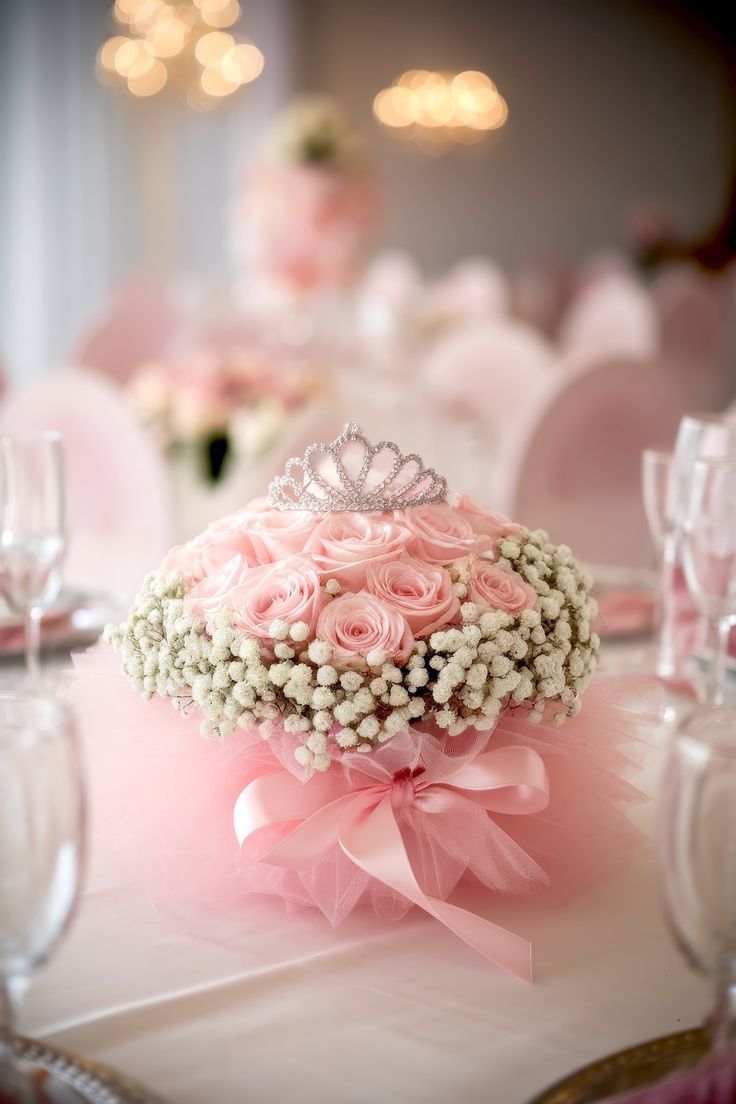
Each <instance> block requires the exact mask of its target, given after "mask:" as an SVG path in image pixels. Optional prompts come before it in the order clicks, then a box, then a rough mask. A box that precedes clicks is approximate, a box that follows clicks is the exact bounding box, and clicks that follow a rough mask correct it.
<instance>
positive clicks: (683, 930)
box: [658, 709, 736, 1100]
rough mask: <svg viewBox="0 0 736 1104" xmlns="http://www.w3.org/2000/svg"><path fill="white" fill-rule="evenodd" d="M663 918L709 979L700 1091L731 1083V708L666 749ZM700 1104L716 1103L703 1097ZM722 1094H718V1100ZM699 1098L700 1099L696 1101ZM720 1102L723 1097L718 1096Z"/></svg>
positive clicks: (735, 868)
mask: <svg viewBox="0 0 736 1104" xmlns="http://www.w3.org/2000/svg"><path fill="white" fill-rule="evenodd" d="M658 860H659V861H658V867H659V876H660V888H661V891H662V896H663V898H664V905H665V914H666V917H667V920H668V923H669V926H670V929H671V931H672V933H673V935H674V938H675V941H676V943H677V944H678V946H679V948H680V950H681V951H682V952H683V954H684V955H685V957H686V958H687V960H688V962H689V963H690V965H691V966H693V967H694V968H695V969H697V970H698V971H700V972H701V973H704V974H706V975H707V976H708V977H710V978H712V979H713V981H714V985H715V990H716V1001H715V1009H714V1012H713V1014H712V1016H711V1017H710V1020H709V1027H710V1050H709V1054H708V1057H707V1059H706V1060H705V1061H704V1062H703V1064H702V1067H701V1068H700V1069H699V1070H698V1071H697V1073H698V1081H699V1082H700V1083H701V1085H702V1086H703V1088H704V1089H705V1088H707V1089H715V1088H716V1087H717V1088H718V1090H719V1091H723V1089H724V1081H725V1080H726V1079H728V1078H733V1081H729V1082H728V1084H729V1086H730V1088H731V1090H733V1088H734V1087H735V1086H734V1081H736V710H733V709H701V710H698V711H697V712H695V713H694V714H692V715H691V716H690V717H689V718H688V719H687V720H686V721H685V723H684V724H683V725H682V726H681V727H680V729H679V730H678V732H677V733H676V735H675V738H674V740H673V742H672V745H671V747H670V749H669V752H668V755H667V760H666V763H665V770H664V776H663V783H662V790H661V794H660V803H659V832H658ZM702 1098H703V1099H715V1097H710V1096H707V1097H706V1096H704V1097H702ZM726 1098H728V1099H729V1100H730V1099H731V1096H728V1097H726V1094H725V1092H724V1096H723V1099H724V1100H725V1099H726ZM697 1099H701V1097H697ZM718 1099H721V1098H720V1097H718Z"/></svg>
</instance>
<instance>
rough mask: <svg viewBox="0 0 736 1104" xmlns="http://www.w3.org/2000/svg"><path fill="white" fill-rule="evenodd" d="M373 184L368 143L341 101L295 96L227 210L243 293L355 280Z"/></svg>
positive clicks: (295, 292)
mask: <svg viewBox="0 0 736 1104" xmlns="http://www.w3.org/2000/svg"><path fill="white" fill-rule="evenodd" d="M377 217H378V193H377V188H376V184H375V182H374V180H373V177H372V175H371V173H370V172H369V170H368V168H367V165H366V154H365V146H364V143H363V141H362V139H361V138H360V136H359V135H358V133H357V132H356V130H355V129H354V127H353V126H352V125H351V123H350V121H349V119H348V117H347V116H346V114H345V112H344V111H343V109H342V108H341V107H340V105H339V104H337V103H335V102H334V101H332V100H330V98H329V97H327V96H304V97H300V98H299V99H297V100H296V101H295V102H294V103H293V105H292V106H291V107H290V108H289V109H288V110H287V111H286V112H285V113H284V114H283V116H282V117H281V119H280V120H278V122H277V123H276V125H275V126H274V129H273V132H272V134H271V136H270V139H269V141H268V143H267V145H266V147H265V149H264V153H263V156H262V159H261V160H260V161H259V162H258V163H257V164H256V165H255V167H253V168H252V169H250V170H249V172H248V174H247V176H246V178H245V180H244V186H243V190H242V193H241V195H240V196H239V197H238V198H237V199H236V201H235V203H234V205H233V209H232V221H231V226H232V244H233V251H234V255H235V258H236V261H237V263H238V265H239V267H241V269H242V271H243V272H244V274H245V277H246V296H247V298H248V299H252V297H253V295H254V294H255V293H256V290H257V288H258V289H260V292H262V293H263V294H266V293H267V292H268V291H269V289H270V292H271V293H272V294H273V295H276V296H278V295H287V296H288V295H291V296H296V297H298V298H303V297H305V296H309V295H313V294H314V293H317V292H334V291H339V290H341V289H343V288H344V287H346V286H347V285H348V284H350V283H351V282H352V280H353V279H354V278H355V276H356V275H357V273H358V271H359V269H360V266H361V264H362V261H363V257H364V254H365V251H366V249H367V247H368V245H369V243H370V241H371V239H372V238H373V236H374V233H375V229H376V225H377Z"/></svg>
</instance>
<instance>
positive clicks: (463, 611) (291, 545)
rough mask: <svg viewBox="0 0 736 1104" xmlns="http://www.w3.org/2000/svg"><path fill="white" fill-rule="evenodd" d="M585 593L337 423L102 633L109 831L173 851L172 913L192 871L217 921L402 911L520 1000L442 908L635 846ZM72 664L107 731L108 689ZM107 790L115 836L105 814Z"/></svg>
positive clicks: (390, 450)
mask: <svg viewBox="0 0 736 1104" xmlns="http://www.w3.org/2000/svg"><path fill="white" fill-rule="evenodd" d="M591 585H592V580H591V578H590V576H589V575H588V574H587V572H586V571H584V570H583V569H582V568H581V566H580V565H579V564H578V563H577V561H576V560H575V558H574V556H573V554H572V552H571V551H570V549H569V548H567V547H566V546H564V545H557V544H553V543H552V542H551V541H550V540H549V538H548V537H547V535H546V534H545V533H543V532H541V531H529V530H527V529H525V528H524V527H523V526H520V525H517V524H515V523H513V522H511V521H510V520H508V519H507V518H505V517H501V516H499V515H496V514H492V513H490V512H488V511H487V510H485V509H483V508H481V507H479V506H477V505H476V504H474V503H473V502H472V501H470V500H469V499H467V498H464V497H462V496H459V497H458V496H452V495H450V494H449V493H448V491H447V487H446V483H445V480H444V479H442V478H441V477H440V476H439V475H437V474H436V472H434V471H433V470H432V469H430V468H427V467H425V465H424V464H423V463H422V461H421V459H420V458H419V457H418V456H416V455H410V456H405V455H402V453H401V452H400V450H399V449H398V447H397V446H396V445H395V444H393V443H390V442H382V443H380V444H378V445H376V446H372V445H370V444H369V442H368V441H367V440H366V439H365V438H364V437H363V436H362V435H361V434H360V432H359V430H358V428H357V427H356V426H355V425H353V424H348V425H346V426H345V428H344V430H343V432H342V434H341V435H340V436H338V437H337V438H336V439H335V440H334V441H332V442H330V443H329V444H316V445H313V446H310V447H309V448H308V449H307V450H306V452H305V454H304V456H303V457H302V458H298V459H292V460H290V461H289V462H288V464H287V465H286V469H285V472H284V474H283V475H281V476H279V477H277V478H275V479H274V480H273V482H272V484H271V487H270V491H269V496H268V499H267V500H262V501H260V502H256V503H254V504H251V506H250V507H247V508H245V509H243V510H241V511H239V512H237V513H236V514H234V515H232V516H230V517H227V518H225V519H223V520H222V521H219V522H217V523H215V524H214V525H211V526H210V527H209V528H208V529H207V530H206V531H205V532H204V533H203V534H202V535H201V536H200V537H197V538H195V539H194V540H192V541H190V542H188V543H187V544H185V545H183V546H180V547H178V548H175V549H173V550H172V551H171V553H170V554H169V555H168V556H167V557H166V558H165V560H164V562H163V563H162V564H161V566H160V568H159V569H158V570H156V571H155V572H153V573H152V575H150V576H149V577H148V579H147V580H146V582H145V584H144V587H143V589H142V591H141V593H140V594H139V596H138V598H137V599H136V602H135V604H134V606H133V608H132V610H131V612H130V614H129V616H128V618H127V619H126V620H125V621H124V622H123V623H122V624H120V625H117V626H114V627H110V628H109V630H108V631H107V639H108V641H109V642H110V643H111V644H112V645H113V648H114V649H115V650H116V651H117V652H118V653H119V656H120V659H121V660H122V666H123V670H124V672H125V674H126V675H127V677H128V679H129V680H130V682H131V683H132V684H133V686H134V688H135V689H136V690H137V691H138V693H139V698H138V699H135V698H133V696H132V695H130V701H131V702H132V701H135V702H136V706H135V709H136V711H137V712H136V713H135V716H134V715H133V714H132V713H131V712H130V708H132V707H130V706H129V707H126V706H125V705H123V704H122V703H121V705H120V709H121V711H122V712H121V714H120V715H121V716H122V715H123V713H124V712H125V710H126V708H127V710H128V712H127V715H128V717H129V718H130V719H129V721H128V723H129V725H133V724H135V725H136V729H135V731H136V732H137V733H138V736H137V740H138V741H139V744H138V746H139V748H140V754H141V756H144V757H145V761H146V766H145V767H144V769H143V770H138V769H137V767H131V762H133V763H136V762H137V757H136V752H135V742H134V740H133V737H132V735H131V734H130V733H129V734H128V736H127V737H126V741H125V748H124V750H121V752H120V756H119V757H114V758H113V762H114V766H113V768H112V769H111V770H110V771H109V772H108V775H107V783H106V788H105V796H104V800H103V805H104V819H105V822H106V824H107V825H108V826H109V825H110V823H111V822H117V821H120V822H125V823H126V824H128V825H129V824H130V822H131V820H132V821H134V822H135V823H137V824H138V823H139V822H140V821H141V817H142V816H143V819H144V820H146V819H147V822H148V828H147V829H141V834H142V837H143V838H144V839H145V840H147V841H148V844H147V847H148V850H150V846H151V840H152V838H154V836H159V837H160V836H163V837H164V838H166V837H167V833H168V838H169V839H170V840H172V841H173V840H174V839H175V841H176V842H175V843H172V845H171V851H172V852H175V853H176V855H179V856H184V855H186V856H187V860H186V872H185V873H184V872H182V878H183V880H184V881H185V883H186V887H187V892H189V893H190V894H194V893H195V892H196V891H195V889H194V888H193V887H194V884H195V883H196V882H197V881H198V879H199V877H200V875H202V876H203V877H204V879H205V880H207V879H209V889H208V892H211V891H212V889H213V883H217V884H218V885H219V888H220V889H222V888H223V885H224V884H225V883H227V890H226V892H225V894H224V895H225V896H227V897H229V899H230V901H231V904H233V906H234V907H239V906H240V904H241V901H242V897H243V894H244V893H250V892H259V893H269V894H273V895H277V896H279V897H281V898H282V899H284V900H286V901H287V902H288V903H290V904H292V905H300V906H302V905H317V906H318V907H320V908H321V909H322V911H323V912H325V914H326V915H327V916H329V918H330V919H331V920H332V921H333V922H335V923H337V922H339V921H340V920H341V919H342V918H343V917H344V916H345V915H347V913H349V912H350V911H351V909H352V908H353V907H354V906H355V905H356V904H357V903H358V902H360V901H362V900H367V901H369V902H370V903H371V904H372V905H373V907H374V908H375V909H376V911H378V912H379V913H381V914H389V915H391V916H394V917H396V916H400V915H402V914H403V913H404V912H405V911H406V910H407V909H408V908H409V907H411V905H412V904H416V905H419V906H420V907H422V908H424V909H425V910H427V911H428V912H429V913H430V914H432V915H433V916H435V917H437V918H438V919H440V920H441V921H442V922H443V923H444V924H446V925H447V926H448V927H449V928H450V929H451V930H453V931H454V932H456V933H457V934H458V935H460V936H461V937H462V938H463V939H465V940H466V941H467V942H468V943H470V944H471V945H472V946H473V947H475V948H476V949H477V950H479V951H480V952H481V953H482V954H484V955H485V956H486V957H487V958H489V959H491V960H492V961H494V962H496V963H498V964H500V965H501V966H502V967H504V968H505V969H508V970H510V971H511V972H513V973H515V974H518V975H519V976H521V977H524V978H530V976H531V966H530V947H529V944H528V943H527V942H526V940H524V939H522V938H521V937H520V936H518V935H515V934H514V933H512V932H508V931H505V930H504V929H503V928H501V927H499V926H498V925H496V924H494V923H492V922H491V921H490V920H486V919H484V918H483V917H482V916H480V915H478V914H476V913H475V912H473V911H469V910H467V909H464V908H460V907H459V906H458V905H456V904H454V903H452V902H451V901H449V900H448V898H449V896H450V894H451V892H452V890H453V889H454V888H455V886H456V885H457V884H458V883H459V882H460V881H461V880H467V881H470V882H472V883H474V884H475V885H476V886H480V887H483V888H484V889H485V891H488V890H491V891H493V892H494V893H505V894H529V893H531V892H532V891H533V890H534V888H535V887H540V886H543V885H545V884H546V883H548V882H549V881H550V880H551V879H552V880H553V881H554V880H557V879H558V878H559V879H561V880H562V881H563V882H564V880H565V877H566V871H568V870H569V868H570V867H571V866H573V865H576V863H577V861H578V860H579V862H580V863H582V864H583V865H585V864H586V863H587V865H588V867H589V869H593V868H595V869H598V868H599V867H600V865H601V863H602V862H603V857H604V852H608V853H609V857H610V852H611V850H613V851H614V852H615V855H616V857H618V856H619V852H620V848H621V847H622V846H623V845H624V842H628V841H629V839H630V836H631V832H630V829H629V828H628V827H627V824H626V821H625V818H624V817H623V815H622V813H621V805H622V803H624V802H625V801H626V800H629V799H630V798H631V797H632V796H633V791H631V790H630V789H629V788H628V787H627V784H626V783H624V782H623V781H622V779H621V777H620V774H621V768H622V765H623V760H622V757H621V745H622V743H623V741H624V740H625V738H626V729H627V728H630V725H627V724H625V723H623V721H622V714H621V711H620V710H618V709H617V707H615V706H613V705H612V704H611V702H610V701H609V700H608V699H607V696H606V694H605V693H603V694H602V693H601V692H600V691H597V690H596V688H595V687H593V688H591V689H590V690H588V687H589V683H590V681H591V679H592V677H593V674H594V672H595V669H596V662H597V652H598V638H597V637H596V635H595V633H593V632H592V631H591V621H592V619H593V617H594V616H595V612H596V607H595V602H594V601H593V599H592V598H591V596H590V590H591ZM105 651H106V655H107V656H109V652H108V651H107V649H106V650H105ZM100 659H101V661H102V668H100V666H99V663H100ZM83 662H88V663H89V662H92V664H93V666H95V672H96V673H95V678H94V679H92V678H91V677H90V678H88V679H86V680H85V679H80V680H79V681H78V687H81V688H82V692H84V689H85V687H86V688H87V692H88V693H90V692H91V693H92V694H94V693H99V694H102V693H104V694H105V701H106V709H107V710H108V711H109V707H110V706H109V703H110V700H111V695H112V697H113V700H114V701H115V702H116V703H117V702H120V701H121V695H120V693H119V689H118V687H119V683H120V679H119V675H118V674H115V673H114V671H113V672H112V673H111V671H110V667H109V663H108V661H107V658H105V657H100V656H98V657H97V661H93V660H90V659H89V658H88V659H87V660H86V661H83ZM101 670H102V671H103V673H104V679H105V680H106V681H104V680H103V681H100V675H101ZM93 683H94V685H93ZM583 697H585V698H586V699H590V701H591V706H590V717H589V720H588V721H583V717H584V715H585V713H586V708H585V707H583V710H582V712H581V705H582V701H583ZM172 706H173V709H172V708H171V707H172ZM92 712H93V710H92V709H91V708H90V707H89V704H88V703H87V705H86V706H85V708H84V709H80V715H83V716H86V715H90V714H91V713H92ZM192 725H194V728H195V731H196V729H197V728H200V729H201V733H202V735H204V736H205V737H207V738H208V739H207V740H204V741H203V740H201V739H199V738H198V737H196V736H195V732H194V731H193V730H192ZM108 747H109V743H108ZM167 748H168V749H169V750H168V751H166V749H167ZM195 748H199V749H200V750H199V751H196V750H195ZM203 748H207V752H206V753H205V752H204V751H202V750H201V749H203ZM154 751H155V753H153V754H152V752H154ZM126 770H133V771H134V772H135V783H134V784H133V785H134V788H135V815H134V816H132V815H131V812H132V810H131V811H129V812H125V811H121V812H120V813H119V815H118V816H115V815H114V813H113V812H112V810H113V809H114V808H115V807H118V808H120V805H121V801H120V794H121V792H122V791H125V790H126V789H127V787H126V783H125V782H124V776H125V772H126ZM157 772H158V774H157ZM147 775H152V776H156V777H157V779H158V781H157V782H156V784H155V797H154V798H153V799H152V800H151V802H150V803H148V802H146V800H145V799H144V798H142V790H141V785H142V782H141V779H142V778H143V777H144V776H147ZM182 779H183V780H182ZM147 804H148V805H150V806H151V809H152V811H151V812H150V813H149V815H148V817H147V818H146V813H145V809H146V806H147ZM195 823H196V825H197V827H196V829H194V828H193V827H192V825H193V824H195ZM166 824H168V828H167V827H166V826H165V825H166ZM236 837H237V842H236ZM186 840H189V844H186V843H185V841H186ZM159 842H160V841H159ZM164 850H165V848H164ZM170 859H171V855H170V854H168V853H166V859H165V861H166V862H167V863H168V862H169V861H170ZM157 871H158V874H157V876H160V869H159V867H157ZM198 872H199V873H198Z"/></svg>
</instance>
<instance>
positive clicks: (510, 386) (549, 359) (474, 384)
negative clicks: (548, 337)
mask: <svg viewBox="0 0 736 1104" xmlns="http://www.w3.org/2000/svg"><path fill="white" fill-rule="evenodd" d="M558 371H559V362H558V360H557V358H556V356H555V353H554V351H553V349H552V347H551V346H550V345H549V343H548V342H546V341H545V340H544V339H543V338H542V337H540V336H539V334H537V333H535V332H534V331H533V330H532V329H531V328H530V327H528V326H524V325H522V324H521V323H519V322H513V321H511V320H509V319H503V320H498V321H495V322H486V323H483V324H475V325H470V326H467V327H463V328H462V329H458V330H456V331H454V332H453V333H450V334H448V335H447V336H445V337H443V338H441V339H440V340H438V341H437V342H436V343H435V345H434V346H433V347H432V348H431V350H430V352H429V353H428V355H427V356H426V357H425V359H424V362H423V363H422V364H420V366H419V371H418V379H419V382H420V384H421V385H423V386H424V387H425V388H426V389H427V390H428V392H429V393H430V394H431V395H432V396H433V397H434V399H435V400H436V401H438V402H439V403H441V404H442V405H443V406H445V407H448V406H449V407H450V408H452V409H454V410H456V411H458V412H463V413H466V414H471V415H475V414H480V415H481V416H483V418H484V420H485V421H486V422H487V427H488V429H489V430H493V431H494V432H497V433H501V432H502V431H503V427H504V425H505V424H506V423H507V422H508V418H509V403H518V402H519V401H521V399H522V396H525V395H526V396H527V397H529V396H531V395H532V394H534V393H535V392H536V391H537V390H538V389H540V388H541V389H543V388H546V387H547V386H548V385H549V383H550V382H551V381H552V380H553V379H554V378H555V376H556V375H557V373H558Z"/></svg>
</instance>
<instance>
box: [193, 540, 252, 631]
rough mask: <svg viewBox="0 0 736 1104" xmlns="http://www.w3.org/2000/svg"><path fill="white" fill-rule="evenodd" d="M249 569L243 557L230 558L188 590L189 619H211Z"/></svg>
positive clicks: (228, 599)
mask: <svg viewBox="0 0 736 1104" xmlns="http://www.w3.org/2000/svg"><path fill="white" fill-rule="evenodd" d="M250 571H251V568H250V566H249V564H248V562H247V561H246V560H245V558H244V557H243V556H231V557H230V559H229V560H228V561H227V563H224V564H223V565H222V566H221V567H220V568H219V569H218V570H216V571H213V572H212V573H211V574H209V575H207V577H206V578H203V579H202V580H201V581H200V582H198V583H197V585H196V586H195V587H194V588H193V589H192V590H190V592H189V594H188V596H187V600H186V607H185V608H186V612H187V613H188V614H189V615H190V616H191V617H202V618H204V619H205V620H206V619H207V618H209V617H212V616H213V615H214V614H215V613H217V611H218V610H219V609H220V608H221V607H222V606H224V605H227V604H229V602H230V595H231V593H232V591H233V589H234V588H235V587H236V586H239V585H240V583H241V582H242V581H243V579H245V578H246V577H247V575H248V574H249V572H250Z"/></svg>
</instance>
